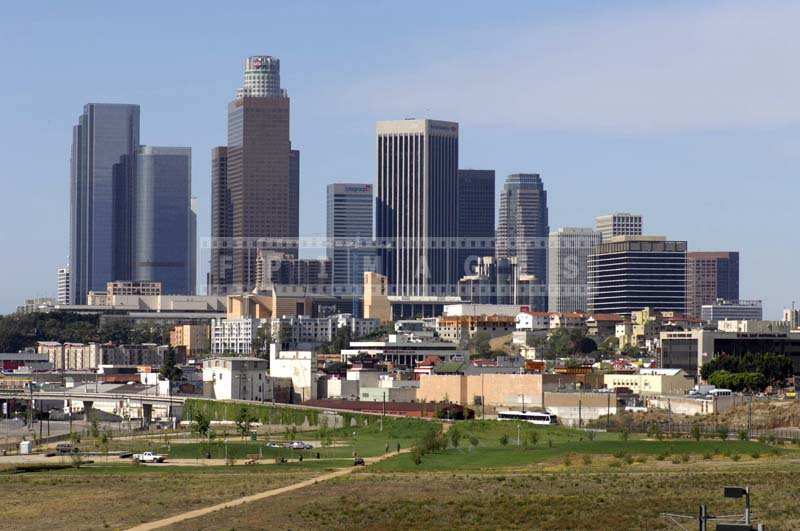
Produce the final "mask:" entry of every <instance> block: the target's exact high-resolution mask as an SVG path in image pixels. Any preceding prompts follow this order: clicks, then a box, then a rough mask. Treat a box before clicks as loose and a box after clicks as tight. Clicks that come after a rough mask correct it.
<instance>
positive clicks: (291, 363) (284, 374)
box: [269, 343, 317, 402]
mask: <svg viewBox="0 0 800 531" xmlns="http://www.w3.org/2000/svg"><path fill="white" fill-rule="evenodd" d="M269 374H270V376H272V377H273V378H290V379H291V380H292V389H293V391H292V393H293V396H292V402H303V401H305V400H313V399H315V398H317V355H316V353H315V352H313V351H302V350H301V351H298V350H281V349H280V348H279V346H278V345H277V344H275V343H273V344H271V345H270V349H269Z"/></svg>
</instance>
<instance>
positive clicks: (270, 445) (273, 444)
mask: <svg viewBox="0 0 800 531" xmlns="http://www.w3.org/2000/svg"><path fill="white" fill-rule="evenodd" d="M267 448H283V446H281V443H277V442H275V441H270V442H268V443H267Z"/></svg>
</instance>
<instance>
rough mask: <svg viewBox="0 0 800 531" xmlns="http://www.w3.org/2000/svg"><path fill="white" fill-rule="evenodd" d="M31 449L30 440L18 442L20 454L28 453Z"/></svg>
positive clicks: (31, 443)
mask: <svg viewBox="0 0 800 531" xmlns="http://www.w3.org/2000/svg"><path fill="white" fill-rule="evenodd" d="M32 451H33V442H32V441H22V442H20V443H19V454H20V455H30V453H31V452H32Z"/></svg>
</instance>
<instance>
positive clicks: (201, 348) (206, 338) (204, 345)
mask: <svg viewBox="0 0 800 531" xmlns="http://www.w3.org/2000/svg"><path fill="white" fill-rule="evenodd" d="M210 334H211V331H210V327H209V326H208V325H204V324H182V325H177V326H175V328H173V329H172V330H171V331H170V333H169V344H170V345H171V346H173V347H176V348H182V349H183V350H184V352H185V353H186V357H187V358H196V357H199V356H201V355H203V354H207V353H209V352H210V351H211V341H210Z"/></svg>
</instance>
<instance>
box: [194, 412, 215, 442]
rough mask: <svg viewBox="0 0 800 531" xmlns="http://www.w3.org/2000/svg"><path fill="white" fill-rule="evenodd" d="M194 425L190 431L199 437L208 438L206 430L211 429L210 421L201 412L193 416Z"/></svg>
mask: <svg viewBox="0 0 800 531" xmlns="http://www.w3.org/2000/svg"><path fill="white" fill-rule="evenodd" d="M192 420H194V424H192V431H193V432H195V433H197V434H198V435H200V436H201V437H206V436H208V430H209V428H211V420H210V419H209V418H208V417H207V416H206V414H205V413H203V412H202V411H197V412H195V414H194V419H192Z"/></svg>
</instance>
